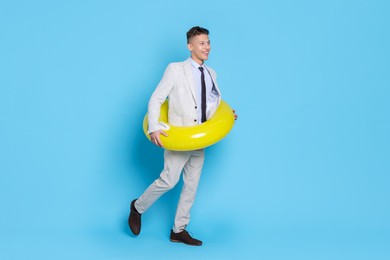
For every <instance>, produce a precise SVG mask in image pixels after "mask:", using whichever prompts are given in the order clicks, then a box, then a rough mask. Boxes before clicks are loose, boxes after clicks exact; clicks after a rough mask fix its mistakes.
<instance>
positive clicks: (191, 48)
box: [187, 43, 193, 51]
mask: <svg viewBox="0 0 390 260" xmlns="http://www.w3.org/2000/svg"><path fill="white" fill-rule="evenodd" d="M187 48H188V49H189V50H190V51H192V50H193V47H192V44H191V43H188V44H187Z"/></svg>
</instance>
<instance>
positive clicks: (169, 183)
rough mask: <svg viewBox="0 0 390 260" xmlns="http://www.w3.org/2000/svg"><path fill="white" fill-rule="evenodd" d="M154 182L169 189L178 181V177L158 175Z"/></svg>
mask: <svg viewBox="0 0 390 260" xmlns="http://www.w3.org/2000/svg"><path fill="white" fill-rule="evenodd" d="M156 182H157V183H158V186H160V187H162V188H164V189H165V190H171V189H173V188H174V187H175V186H176V184H177V183H178V182H179V179H169V178H166V177H164V176H160V177H159V178H158V179H157V181H156Z"/></svg>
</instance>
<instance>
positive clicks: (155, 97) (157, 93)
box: [148, 64, 174, 134]
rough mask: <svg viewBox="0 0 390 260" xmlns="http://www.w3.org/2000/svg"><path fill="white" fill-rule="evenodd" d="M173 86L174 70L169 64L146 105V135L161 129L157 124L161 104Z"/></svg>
mask: <svg viewBox="0 0 390 260" xmlns="http://www.w3.org/2000/svg"><path fill="white" fill-rule="evenodd" d="M173 86H174V69H173V65H172V64H169V65H168V67H167V68H166V70H165V72H164V76H163V77H162V79H161V81H160V83H159V84H158V85H157V87H156V89H155V90H154V92H153V94H152V96H151V97H150V100H149V104H148V134H150V133H153V132H155V131H157V130H160V129H162V128H163V127H162V125H160V123H159V122H158V119H159V117H160V109H161V105H162V103H164V101H165V100H166V98H167V97H168V95H169V93H170V92H171V90H172V89H173Z"/></svg>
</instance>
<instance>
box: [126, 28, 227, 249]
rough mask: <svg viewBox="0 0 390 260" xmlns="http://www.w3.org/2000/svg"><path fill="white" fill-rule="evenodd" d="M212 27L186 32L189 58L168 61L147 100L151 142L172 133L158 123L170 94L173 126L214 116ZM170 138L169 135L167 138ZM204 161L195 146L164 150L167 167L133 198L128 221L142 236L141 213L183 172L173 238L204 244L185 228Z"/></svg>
mask: <svg viewBox="0 0 390 260" xmlns="http://www.w3.org/2000/svg"><path fill="white" fill-rule="evenodd" d="M208 35H209V31H208V30H207V29H205V28H201V27H199V26H196V27H193V28H191V29H190V30H189V31H188V32H187V47H188V49H189V51H190V52H191V57H190V58H188V59H187V60H185V61H183V62H175V63H171V64H169V65H168V67H167V69H166V70H165V73H164V76H163V77H162V79H161V81H160V83H159V84H158V86H157V88H156V89H155V91H154V92H153V94H152V96H151V98H150V100H149V104H148V118H149V122H148V133H149V135H150V138H151V141H152V142H153V143H154V144H155V145H157V146H159V147H163V145H162V143H161V140H160V135H164V136H168V135H167V134H166V133H165V132H164V131H163V130H162V126H161V125H160V123H159V122H158V118H159V116H160V108H161V105H162V103H163V102H164V101H165V100H166V99H168V105H169V106H168V107H169V108H168V121H169V124H171V125H175V126H194V125H197V124H200V123H203V122H204V121H206V120H207V119H208V118H210V117H211V116H212V115H213V114H214V112H215V111H216V109H217V108H218V106H219V104H220V101H221V92H220V90H219V88H218V85H217V81H216V78H217V75H216V73H215V71H214V70H213V69H211V68H210V67H208V66H206V65H205V64H204V61H205V60H207V59H208V56H209V53H210V50H211V48H210V40H209V36H208ZM168 138H169V137H168ZM203 162H204V149H200V150H195V151H184V152H183V151H170V150H165V151H164V169H163V171H162V172H161V174H160V177H159V178H158V179H157V180H155V181H154V182H153V183H152V184H151V185H150V186H149V187H148V188H147V189H146V190H145V192H144V193H143V194H142V195H141V196H140V197H139V198H138V199H135V200H133V201H132V203H131V205H130V215H129V218H128V224H129V227H130V229H131V231H132V232H133V233H134V234H135V235H138V234H139V233H140V231H141V214H143V213H144V212H145V211H146V210H147V209H148V208H149V207H150V206H151V205H152V204H153V203H154V202H155V201H156V200H157V199H158V198H159V197H160V196H161V195H163V194H164V193H165V192H166V191H168V190H170V189H172V188H173V187H174V186H175V185H176V184H177V182H178V181H179V179H180V175H181V173H182V172H183V181H184V184H183V189H182V192H181V195H180V199H179V203H178V206H177V210H176V215H175V220H174V225H173V228H172V230H171V234H170V240H171V241H172V242H182V243H185V244H188V245H195V246H200V245H202V241H200V240H198V239H195V238H192V237H191V236H190V235H189V234H188V232H187V231H186V229H185V228H186V226H187V225H188V223H189V220H190V210H191V207H192V204H193V202H194V200H195V194H196V190H197V187H198V182H199V178H200V175H201V171H202V167H203Z"/></svg>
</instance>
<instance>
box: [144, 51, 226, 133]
mask: <svg viewBox="0 0 390 260" xmlns="http://www.w3.org/2000/svg"><path fill="white" fill-rule="evenodd" d="M207 68H208V69H209V72H210V75H211V78H212V80H213V82H214V87H215V90H216V91H217V93H219V98H218V102H216V103H215V104H214V105H213V106H212V107H208V110H209V113H208V116H207V117H208V118H210V117H211V116H212V115H213V114H214V113H215V111H216V110H217V108H218V106H219V104H220V102H221V92H220V90H219V88H218V84H217V81H216V79H217V74H216V73H215V71H214V70H213V69H211V68H210V67H207ZM196 93H197V92H196V85H195V79H194V75H193V71H192V65H191V62H190V59H187V60H185V61H183V62H174V63H170V64H169V65H168V67H167V68H166V70H165V72H164V76H163V77H162V79H161V81H160V83H159V84H158V85H157V88H156V89H155V91H154V92H153V94H152V96H151V97H150V100H149V104H148V133H149V134H150V133H152V132H154V131H157V130H159V129H163V126H162V125H161V124H160V123H159V122H158V119H159V117H160V109H161V105H162V103H164V101H165V100H166V99H167V98H168V107H169V108H168V123H169V124H171V125H174V126H193V125H197V124H198V123H199V122H197V121H198V114H197V107H200V106H201V104H197V102H196Z"/></svg>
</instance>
